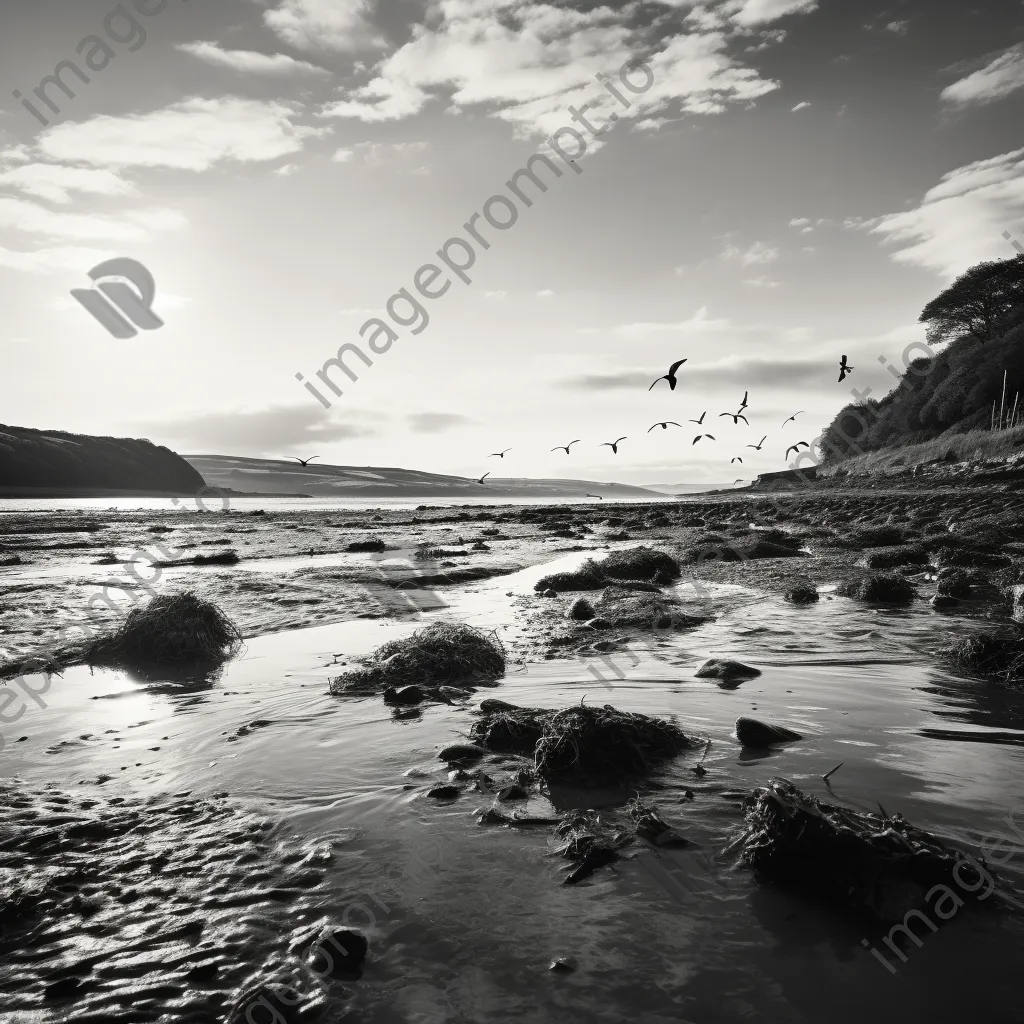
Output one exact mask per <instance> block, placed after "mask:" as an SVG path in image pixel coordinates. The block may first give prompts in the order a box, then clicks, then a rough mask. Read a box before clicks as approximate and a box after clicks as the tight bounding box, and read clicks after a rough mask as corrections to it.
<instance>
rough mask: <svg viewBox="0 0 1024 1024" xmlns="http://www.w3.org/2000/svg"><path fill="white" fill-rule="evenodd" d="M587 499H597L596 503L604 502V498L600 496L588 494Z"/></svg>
mask: <svg viewBox="0 0 1024 1024" xmlns="http://www.w3.org/2000/svg"><path fill="white" fill-rule="evenodd" d="M587 497H588V498H597V500H598V501H604V498H603V497H602V496H601V495H600V494H588V495H587Z"/></svg>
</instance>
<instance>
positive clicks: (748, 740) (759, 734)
mask: <svg viewBox="0 0 1024 1024" xmlns="http://www.w3.org/2000/svg"><path fill="white" fill-rule="evenodd" d="M736 739H738V740H739V741H740V743H741V744H742V745H743V746H745V747H760V748H763V747H770V746H772V745H773V744H776V743H791V742H792V741H793V740H802V739H803V736H801V735H800V733H798V732H793V731H792V730H790V729H784V728H783V727H782V726H780V725H768V724H767V723H766V722H759V721H758V720H757V719H756V718H743V717H741V718H737V719H736Z"/></svg>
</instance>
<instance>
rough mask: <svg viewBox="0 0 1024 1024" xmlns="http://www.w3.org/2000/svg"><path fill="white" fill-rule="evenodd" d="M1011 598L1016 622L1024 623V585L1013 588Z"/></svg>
mask: <svg viewBox="0 0 1024 1024" xmlns="http://www.w3.org/2000/svg"><path fill="white" fill-rule="evenodd" d="M1010 596H1011V597H1012V598H1013V619H1014V622H1024V584H1018V585H1017V586H1015V587H1011V588H1010Z"/></svg>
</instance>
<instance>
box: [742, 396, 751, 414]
mask: <svg viewBox="0 0 1024 1024" xmlns="http://www.w3.org/2000/svg"><path fill="white" fill-rule="evenodd" d="M749 394H750V392H749V391H744V392H743V401H742V402H740V412H743V410H744V409H746V407H747V396H748V395H749Z"/></svg>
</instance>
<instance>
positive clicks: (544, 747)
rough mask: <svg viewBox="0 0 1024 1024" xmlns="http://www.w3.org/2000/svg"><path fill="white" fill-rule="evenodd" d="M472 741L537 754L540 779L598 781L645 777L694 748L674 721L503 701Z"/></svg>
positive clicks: (480, 724) (612, 710)
mask: <svg viewBox="0 0 1024 1024" xmlns="http://www.w3.org/2000/svg"><path fill="white" fill-rule="evenodd" d="M471 735H472V737H473V739H474V740H475V741H476V742H477V743H479V744H480V745H481V746H483V747H487V748H489V749H491V750H497V751H501V752H505V753H517V754H523V755H526V756H529V755H530V754H533V756H534V760H535V763H536V772H537V775H538V777H539V778H541V779H544V780H546V781H548V782H575V783H582V784H597V783H601V782H612V783H614V782H617V781H620V780H621V779H623V778H625V777H628V776H633V775H643V774H646V773H647V772H649V771H650V770H651V768H652V767H653V766H654V765H655V764H656V763H657V762H658V761H662V760H665V759H667V758H670V757H673V756H674V755H676V754H678V753H679V752H680V751H683V750H687V749H689V748H690V747H692V746H694V740H692V739H691V738H690V737H689V736H687V735H686V734H685V733H684V732H683V730H682V729H681V728H680V727H679V726H678V725H676V723H675V722H671V721H666V720H665V719H661V718H651V717H648V716H647V715H640V714H633V713H630V712H626V711H619V710H617V709H616V708H613V707H612V706H611V705H609V704H606V705H605V706H604V707H602V708H594V707H586V706H584V705H577V706H574V707H571V708H566V709H565V710H563V711H548V710H544V709H540V708H519V707H515V706H513V705H510V704H509V705H504V704H503V705H501V706H500V707H497V708H495V709H493V710H491V711H488V712H484V713H483V717H482V718H481V719H480V720H479V721H478V722H476V724H475V725H474V726H473V729H472V733H471Z"/></svg>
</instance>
